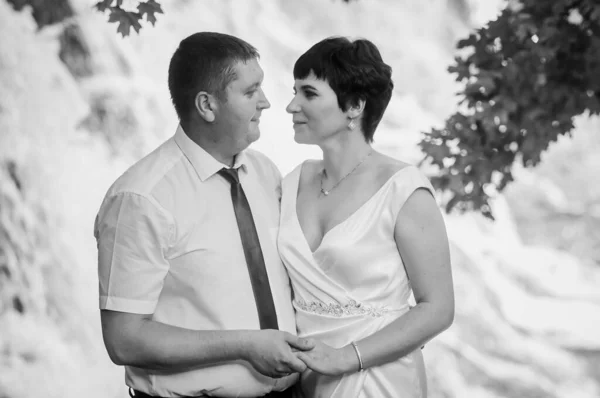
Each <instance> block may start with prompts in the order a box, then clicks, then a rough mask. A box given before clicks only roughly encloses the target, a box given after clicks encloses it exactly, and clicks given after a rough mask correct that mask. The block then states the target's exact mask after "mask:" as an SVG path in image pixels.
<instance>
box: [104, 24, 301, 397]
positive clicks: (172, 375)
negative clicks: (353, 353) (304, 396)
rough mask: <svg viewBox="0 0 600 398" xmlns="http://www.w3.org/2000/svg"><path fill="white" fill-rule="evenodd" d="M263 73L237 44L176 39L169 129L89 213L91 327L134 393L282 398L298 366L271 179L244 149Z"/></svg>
mask: <svg viewBox="0 0 600 398" xmlns="http://www.w3.org/2000/svg"><path fill="white" fill-rule="evenodd" d="M262 80H263V71H262V69H261V67H260V66H259V64H258V52H257V51H256V49H255V48H254V47H252V46H251V45H250V44H248V43H246V42H244V41H243V40H240V39H238V38H236V37H232V36H229V35H224V34H219V33H209V32H203V33H196V34H194V35H191V36H190V37H188V38H186V39H184V40H183V41H182V42H181V43H180V44H179V47H178V48H177V50H176V51H175V53H174V55H173V57H172V58H171V63H170V66H169V90H170V93H171V97H172V101H173V104H174V107H175V110H176V112H177V115H178V117H179V121H180V125H179V127H178V128H177V131H176V132H175V135H174V136H173V137H171V138H170V139H169V140H167V141H166V142H165V143H164V144H162V145H161V146H160V147H158V148H157V149H156V150H155V151H154V152H152V153H151V154H149V155H148V156H146V157H145V158H144V159H142V160H140V161H139V162H137V163H136V164H135V165H133V166H132V167H131V168H130V169H129V170H127V171H126V172H125V173H124V174H123V175H122V176H121V177H119V178H118V179H117V181H116V182H115V183H114V184H113V185H112V186H111V187H110V189H109V190H108V193H107V194H106V197H105V199H104V201H103V203H102V205H101V207H100V210H99V213H98V215H97V217H96V223H95V227H94V235H95V237H96V239H97V243H98V274H99V281H100V309H101V321H102V332H103V337H104V343H105V345H106V348H107V351H108V353H109V355H110V358H111V359H112V361H113V362H114V363H115V364H117V365H124V366H125V372H126V383H127V385H128V386H129V387H130V394H132V396H136V397H149V396H150V397H197V396H214V397H260V396H267V397H288V396H290V394H289V393H288V392H286V391H285V390H286V389H288V387H290V386H291V385H292V384H294V383H295V382H296V381H297V379H298V372H302V371H304V370H305V369H306V365H305V364H304V363H303V362H302V361H300V360H299V359H298V358H297V357H296V355H295V354H294V352H293V351H295V350H310V349H312V348H313V343H312V342H310V341H307V340H305V339H301V338H299V337H297V336H296V335H295V330H296V327H295V322H294V313H293V308H292V305H291V291H290V286H289V280H288V277H287V274H286V271H285V269H284V267H283V265H282V263H281V260H280V259H279V255H278V252H277V248H276V241H275V240H276V237H277V228H278V221H279V199H280V182H281V181H280V180H281V176H280V174H279V172H278V170H277V168H276V167H275V166H274V165H273V163H272V162H271V161H269V160H268V159H267V158H266V157H265V156H264V155H262V154H260V153H258V152H255V151H252V150H246V148H247V147H248V146H249V145H250V144H251V143H252V142H254V141H256V140H257V139H258V137H259V135H260V132H259V128H258V124H259V120H260V116H261V113H262V111H263V110H265V109H268V108H269V107H270V104H269V102H268V100H267V99H266V97H265V94H264V93H263V91H262V88H261V84H262ZM288 391H289V390H288Z"/></svg>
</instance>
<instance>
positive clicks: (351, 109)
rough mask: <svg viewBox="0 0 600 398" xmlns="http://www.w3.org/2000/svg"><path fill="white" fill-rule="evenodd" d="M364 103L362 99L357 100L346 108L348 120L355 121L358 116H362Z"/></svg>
mask: <svg viewBox="0 0 600 398" xmlns="http://www.w3.org/2000/svg"><path fill="white" fill-rule="evenodd" d="M366 103H367V102H366V101H365V100H364V99H362V98H359V99H357V100H356V102H354V103H350V104H349V106H348V110H347V112H348V117H349V118H350V119H356V118H357V117H359V116H360V115H362V113H363V111H364V110H365V105H366Z"/></svg>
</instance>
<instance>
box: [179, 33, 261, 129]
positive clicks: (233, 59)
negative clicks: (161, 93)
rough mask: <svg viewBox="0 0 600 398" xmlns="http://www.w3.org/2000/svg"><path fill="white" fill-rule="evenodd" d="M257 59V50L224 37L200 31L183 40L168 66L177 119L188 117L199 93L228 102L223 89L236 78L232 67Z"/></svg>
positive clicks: (238, 40) (236, 40)
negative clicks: (205, 93) (211, 95)
mask: <svg viewBox="0 0 600 398" xmlns="http://www.w3.org/2000/svg"><path fill="white" fill-rule="evenodd" d="M256 58H259V54H258V51H257V50H256V48H254V47H253V46H252V45H250V44H248V43H246V42H245V41H244V40H242V39H239V38H237V37H234V36H230V35H227V34H223V33H215V32H199V33H195V34H193V35H191V36H189V37H187V38H185V39H183V40H182V41H181V43H179V47H177V50H175V53H174V54H173V56H172V57H171V62H170V64H169V92H170V93H171V101H172V102H173V106H174V107H175V112H177V116H178V117H179V120H180V121H185V120H186V119H187V118H188V116H189V114H190V112H191V111H192V110H193V109H194V100H195V98H196V95H197V94H198V92H200V91H206V92H207V93H210V94H213V95H215V96H217V97H218V98H219V99H220V100H221V101H227V94H226V88H227V86H228V85H229V83H231V82H232V81H233V80H235V79H236V77H237V76H236V72H235V65H236V64H237V63H238V62H247V61H249V60H252V59H256Z"/></svg>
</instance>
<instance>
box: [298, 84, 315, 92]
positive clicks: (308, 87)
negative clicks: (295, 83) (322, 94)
mask: <svg viewBox="0 0 600 398" xmlns="http://www.w3.org/2000/svg"><path fill="white" fill-rule="evenodd" d="M300 88H301V89H302V90H306V89H310V90H314V91H317V89H316V88H314V87H313V86H311V85H310V84H303V85H301V86H300Z"/></svg>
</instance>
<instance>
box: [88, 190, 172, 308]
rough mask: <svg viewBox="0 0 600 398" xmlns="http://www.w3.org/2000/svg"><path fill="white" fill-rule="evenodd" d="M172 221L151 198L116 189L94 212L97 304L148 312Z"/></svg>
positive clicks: (163, 269) (163, 268) (165, 267)
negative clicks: (97, 287)
mask: <svg viewBox="0 0 600 398" xmlns="http://www.w3.org/2000/svg"><path fill="white" fill-rule="evenodd" d="M172 231H173V224H172V223H171V222H170V217H169V216H168V215H167V213H166V212H165V211H164V210H163V209H162V208H160V207H159V206H158V204H156V203H155V202H153V201H152V200H151V199H148V198H145V197H143V196H141V195H138V194H134V193H128V192H125V193H118V194H116V195H113V196H111V197H108V198H106V199H105V201H104V203H103V205H102V206H101V208H100V212H99V213H98V216H97V217H96V224H95V228H94V235H95V236H96V241H97V244H98V278H99V282H100V283H99V287H100V309H107V310H113V311H120V312H129V313H135V314H152V313H154V310H155V308H156V304H157V302H158V297H159V296H160V293H161V290H162V287H163V282H164V279H165V276H166V275H167V272H168V271H169V262H168V261H167V259H166V252H167V250H168V247H169V238H170V235H171V232H172Z"/></svg>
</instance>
